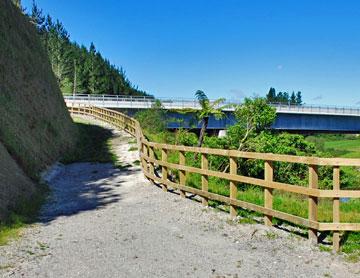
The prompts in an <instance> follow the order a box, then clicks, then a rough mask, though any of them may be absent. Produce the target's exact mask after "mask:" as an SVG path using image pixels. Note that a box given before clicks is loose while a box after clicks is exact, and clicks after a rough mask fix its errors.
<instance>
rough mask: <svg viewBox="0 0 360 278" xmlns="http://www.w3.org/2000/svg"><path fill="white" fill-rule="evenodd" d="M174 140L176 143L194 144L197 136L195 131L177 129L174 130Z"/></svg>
mask: <svg viewBox="0 0 360 278" xmlns="http://www.w3.org/2000/svg"><path fill="white" fill-rule="evenodd" d="M175 138H176V139H175V140H176V144H177V145H183V146H196V143H197V141H198V137H197V135H196V134H195V133H193V132H189V131H187V130H186V129H179V130H177V131H176V134H175Z"/></svg>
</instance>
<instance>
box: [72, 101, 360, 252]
mask: <svg viewBox="0 0 360 278" xmlns="http://www.w3.org/2000/svg"><path fill="white" fill-rule="evenodd" d="M69 111H70V112H71V113H75V114H83V115H90V116H93V117H95V118H97V119H100V120H102V121H105V122H108V123H110V124H112V125H113V126H115V127H118V128H120V129H124V130H125V131H127V132H128V133H130V134H131V135H132V136H134V137H136V139H137V143H138V148H139V153H140V158H141V166H142V169H143V172H144V175H145V176H146V177H147V178H148V179H150V180H151V181H154V182H157V183H159V184H160V185H161V186H162V188H163V190H164V191H167V189H168V187H171V188H173V189H177V190H179V191H180V195H181V196H183V197H185V196H186V192H188V193H191V194H196V195H199V196H201V197H202V203H203V204H204V205H207V204H208V200H215V201H219V202H222V203H224V204H227V205H229V206H230V215H231V217H235V216H236V215H237V208H242V209H247V210H251V211H255V212H258V213H261V214H263V215H264V222H265V224H266V225H268V226H271V225H272V218H273V217H275V218H278V219H282V220H285V221H287V222H290V223H294V224H296V225H300V226H303V227H307V228H308V231H309V232H308V234H309V239H310V240H311V241H312V242H314V243H317V241H318V235H319V232H321V231H332V232H333V248H334V250H335V251H338V250H339V247H340V232H341V231H360V223H342V222H341V221H340V198H360V190H341V189H340V166H359V167H360V159H345V158H318V157H305V156H293V155H278V154H272V153H253V152H241V151H237V150H223V149H211V148H197V147H186V146H178V145H168V144H160V143H154V142H149V141H148V140H146V138H144V136H143V134H142V130H141V127H140V124H139V122H138V121H136V120H135V119H133V118H131V117H129V116H127V115H125V114H122V113H120V112H117V111H113V110H109V109H105V108H98V107H85V106H83V107H82V106H77V107H69ZM156 151H157V152H158V153H161V159H156V157H155V155H154V154H155V152H156ZM170 151H176V152H177V153H178V155H179V159H178V161H179V163H170V162H168V153H169V152H170ZM189 152H190V153H194V154H195V153H196V154H198V155H200V156H201V167H200V168H197V167H191V166H187V165H186V158H185V153H189ZM209 155H216V156H223V157H228V159H229V165H230V169H229V173H225V172H218V171H213V170H210V169H209V165H208V156H209ZM238 158H247V159H254V160H260V161H264V179H259V178H253V177H247V176H241V175H238V174H237V167H238V165H237V159H238ZM276 161H278V162H288V163H300V164H304V165H307V166H308V171H309V184H308V187H305V186H298V185H292V184H286V183H280V182H276V181H274V180H273V176H274V167H273V163H274V162H276ZM318 166H330V167H332V168H333V189H332V190H323V189H318V182H319V176H318ZM155 168H160V169H161V175H156V173H155ZM169 169H176V170H178V171H179V182H174V181H173V180H171V179H169V178H168V177H169ZM187 173H195V174H200V175H201V189H197V188H194V187H190V186H187V185H186V176H187ZM209 177H217V178H221V179H225V180H228V182H229V187H230V194H229V196H223V195H219V194H215V193H212V192H209V190H208V179H209ZM238 183H243V184H250V185H255V186H259V187H262V188H264V206H260V205H256V204H253V203H249V202H245V201H241V200H238V199H237V191H238V188H237V184H238ZM274 189H275V190H280V191H284V192H290V193H296V194H300V195H303V196H305V198H307V199H308V218H307V219H306V218H303V217H299V216H296V215H292V214H289V213H285V212H282V211H279V210H275V209H274V208H273V190H274ZM319 198H329V199H331V200H332V203H333V211H332V214H333V217H332V222H331V223H325V222H319V221H318V201H319Z"/></svg>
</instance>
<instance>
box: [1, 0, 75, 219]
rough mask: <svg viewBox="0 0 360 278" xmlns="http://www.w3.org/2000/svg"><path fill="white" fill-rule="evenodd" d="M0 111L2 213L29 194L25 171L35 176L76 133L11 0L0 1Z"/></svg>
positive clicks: (48, 68) (47, 65)
mask: <svg viewBox="0 0 360 278" xmlns="http://www.w3.org/2000/svg"><path fill="white" fill-rule="evenodd" d="M0 115H1V117H0V157H1V160H0V177H1V179H0V211H2V215H4V213H5V212H6V211H7V210H8V209H9V208H11V207H12V206H14V205H15V204H16V201H17V200H19V198H28V197H29V196H31V194H32V192H33V191H34V190H35V186H34V185H32V183H31V181H30V180H29V179H28V178H27V177H26V176H28V177H31V178H32V179H34V178H36V177H38V175H39V173H40V171H41V170H43V169H44V168H45V167H46V166H47V165H49V164H51V163H52V162H54V161H55V160H56V159H57V158H58V157H59V155H61V153H62V152H63V151H65V150H66V149H69V148H70V147H71V146H72V145H73V141H74V137H75V136H74V135H75V130H74V127H73V125H72V120H71V118H70V116H69V115H68V113H67V111H66V107H65V103H64V100H63V98H62V95H61V92H60V90H59V87H58V84H57V81H56V79H55V76H54V74H53V72H52V69H51V66H50V63H49V61H48V56H47V53H46V52H45V51H44V49H43V47H42V45H41V42H40V39H39V37H38V35H37V31H36V29H35V27H34V26H32V24H31V23H30V22H29V20H28V19H27V18H26V16H25V15H23V14H22V13H21V12H20V10H19V9H18V8H16V7H15V6H14V5H13V4H12V2H11V1H10V0H1V1H0ZM13 160H14V161H16V163H15V162H14V161H13ZM0 220H1V214H0Z"/></svg>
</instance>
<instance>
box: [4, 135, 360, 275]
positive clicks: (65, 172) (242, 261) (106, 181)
mask: <svg viewBox="0 0 360 278" xmlns="http://www.w3.org/2000/svg"><path fill="white" fill-rule="evenodd" d="M113 132H114V134H115V137H114V139H113V147H114V149H115V151H116V153H117V155H118V157H119V159H120V160H121V162H122V164H123V165H126V164H130V165H132V166H131V167H128V168H123V169H118V168H114V167H113V166H112V165H111V164H94V163H75V164H71V165H67V166H62V167H60V168H59V171H58V172H57V174H56V175H55V176H54V177H53V178H52V179H51V180H50V186H51V188H52V191H53V194H52V196H51V198H50V199H49V201H48V203H47V205H46V206H45V207H44V209H43V212H42V216H41V221H40V222H39V223H38V224H36V225H34V226H33V227H30V228H28V229H26V230H25V232H24V236H23V238H22V239H21V240H19V241H16V242H13V243H11V244H10V245H8V246H3V247H0V254H1V256H0V266H1V267H0V276H1V277H102V278H105V277H324V276H327V275H330V276H332V275H333V274H336V276H337V277H358V274H356V270H358V269H359V264H347V263H345V262H344V260H343V258H342V257H341V256H334V255H331V254H330V253H326V252H320V251H319V250H318V248H317V247H313V246H309V245H308V241H307V239H304V238H301V237H298V236H295V235H291V234H289V233H287V232H283V231H280V230H279V229H275V228H269V227H266V226H264V225H261V224H253V225H248V224H238V223H235V222H232V221H229V219H228V217H229V216H228V214H227V213H223V212H219V211H216V210H214V209H212V208H205V207H203V206H202V205H201V204H200V203H198V202H196V201H193V200H191V199H182V198H181V197H180V196H178V195H176V194H174V193H165V192H163V191H162V190H161V189H160V188H158V187H156V186H154V185H152V184H151V183H150V182H148V181H147V180H145V179H144V177H143V174H142V172H141V169H140V167H139V166H136V165H135V164H134V161H136V160H137V159H138V153H137V152H136V151H132V152H130V151H129V148H130V147H131V146H134V145H131V144H129V141H130V140H132V138H131V137H130V136H129V135H128V134H126V133H124V132H121V131H115V130H113Z"/></svg>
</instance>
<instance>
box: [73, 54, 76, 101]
mask: <svg viewBox="0 0 360 278" xmlns="http://www.w3.org/2000/svg"><path fill="white" fill-rule="evenodd" d="M76 79H77V76H76V60H75V59H74V87H73V96H74V97H75V94H76V88H77V84H76V82H77V80H76Z"/></svg>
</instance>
